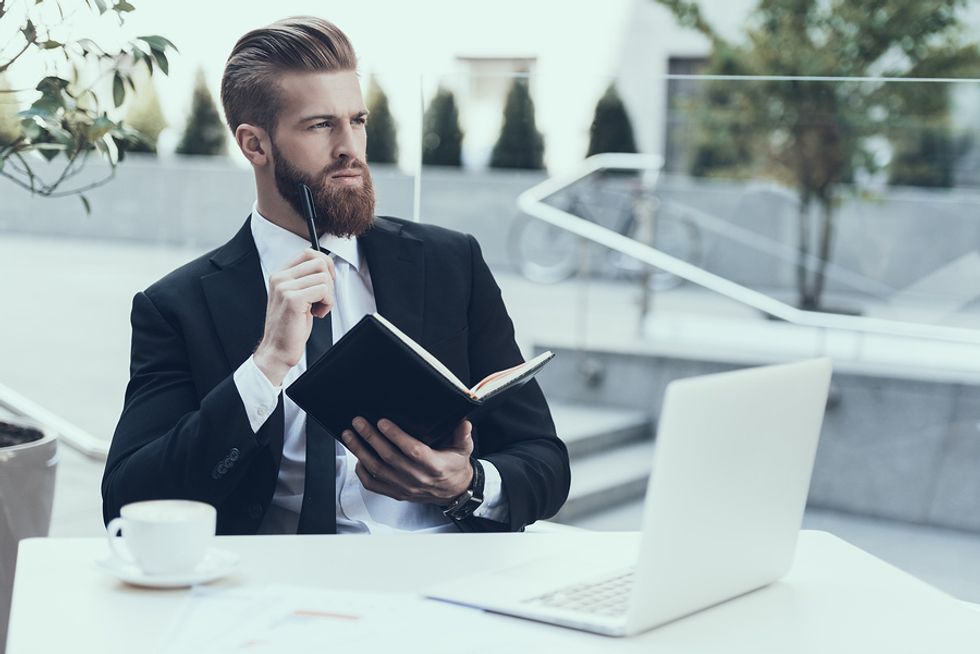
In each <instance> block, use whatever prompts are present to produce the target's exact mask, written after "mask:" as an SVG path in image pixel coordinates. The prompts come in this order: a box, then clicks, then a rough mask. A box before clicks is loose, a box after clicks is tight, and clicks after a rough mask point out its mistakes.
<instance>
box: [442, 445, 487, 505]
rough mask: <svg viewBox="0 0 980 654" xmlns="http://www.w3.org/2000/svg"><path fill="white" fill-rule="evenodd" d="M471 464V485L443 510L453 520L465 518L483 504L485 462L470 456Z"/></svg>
mask: <svg viewBox="0 0 980 654" xmlns="http://www.w3.org/2000/svg"><path fill="white" fill-rule="evenodd" d="M470 465H472V466H473V479H472V480H471V481H470V487H469V488H467V489H466V490H465V491H463V492H462V493H460V494H459V495H458V496H457V497H456V498H455V499H453V501H452V502H451V503H450V504H449V506H447V507H446V508H445V509H443V510H442V513H443V515H445V516H446V517H447V518H451V519H453V520H456V521H459V520H465V519H466V518H468V517H470V516H471V515H473V512H474V511H476V509H477V507H479V506H480V505H481V504H483V480H484V477H483V464H482V463H480V461H479V459H475V458H473V457H470Z"/></svg>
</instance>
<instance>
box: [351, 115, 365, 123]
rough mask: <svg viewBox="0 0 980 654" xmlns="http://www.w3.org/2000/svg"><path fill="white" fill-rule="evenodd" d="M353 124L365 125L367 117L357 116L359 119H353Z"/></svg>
mask: <svg viewBox="0 0 980 654" xmlns="http://www.w3.org/2000/svg"><path fill="white" fill-rule="evenodd" d="M354 124H355V125H366V124H367V117H366V116H359V117H357V118H355V119H354Z"/></svg>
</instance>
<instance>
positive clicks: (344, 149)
mask: <svg viewBox="0 0 980 654" xmlns="http://www.w3.org/2000/svg"><path fill="white" fill-rule="evenodd" d="M332 154H333V156H334V158H335V159H352V158H354V157H355V154H356V151H355V148H354V130H353V129H351V126H350V125H344V126H343V127H342V128H341V131H340V132H339V133H338V134H337V140H336V141H335V142H334V146H333V153H332Z"/></svg>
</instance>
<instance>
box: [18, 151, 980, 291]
mask: <svg viewBox="0 0 980 654" xmlns="http://www.w3.org/2000/svg"><path fill="white" fill-rule="evenodd" d="M373 171H374V177H375V187H376V188H377V191H378V213H380V214H386V215H395V216H400V217H404V218H412V217H413V215H414V194H415V183H416V180H415V178H414V177H412V176H409V175H406V174H404V173H402V172H400V171H399V170H398V169H395V168H391V167H387V166H375V167H374V168H373ZM104 173H105V169H104V168H102V167H100V166H91V167H90V168H89V169H88V170H87V171H86V175H88V176H89V177H90V178H95V177H97V176H99V175H102V174H104ZM542 179H544V173H538V172H533V173H532V172H507V171H483V172H467V171H460V170H456V169H443V168H437V167H430V168H425V169H424V170H423V173H422V176H421V180H420V186H421V189H420V190H421V196H420V199H421V201H420V215H421V218H422V220H423V221H425V222H431V223H434V224H438V225H443V226H446V227H450V228H453V229H458V230H461V231H465V232H469V233H472V234H474V235H476V236H477V238H478V239H479V240H480V242H481V244H482V246H483V249H484V253H485V256H486V257H487V259H488V260H489V261H490V263H491V265H493V266H494V267H497V268H510V267H511V266H512V263H513V262H512V261H511V257H510V255H509V254H508V251H507V235H508V232H509V230H510V228H511V223H512V222H513V220H514V218H516V217H517V216H518V211H517V209H516V198H517V196H518V194H520V193H521V191H523V190H525V189H527V188H529V187H531V186H533V185H534V184H536V183H538V182H539V181H541V180H542ZM616 183H617V182H611V184H616ZM621 183H622V182H620V184H621ZM252 189H253V187H252V176H251V172H250V171H248V170H245V169H241V168H239V167H236V166H233V165H231V164H229V163H227V162H226V161H224V160H217V161H211V160H200V159H196V158H187V159H176V160H167V161H158V160H156V159H153V158H139V157H131V159H130V160H128V161H126V162H125V163H124V164H123V165H122V166H120V167H119V169H118V173H117V177H116V179H115V180H113V182H112V183H111V184H109V185H106V186H103V187H100V188H97V189H95V190H93V191H90V192H89V193H88V194H87V195H88V197H89V199H90V200H91V203H92V207H93V209H92V215H90V216H86V215H85V213H84V211H83V208H82V204H81V202H80V201H79V200H78V199H77V198H75V197H68V198H59V199H42V198H37V197H31V196H30V195H29V194H28V193H26V192H24V191H23V190H21V189H18V188H17V187H15V186H14V185H13V184H12V183H10V182H9V181H7V180H5V179H0V233H2V232H12V233H36V234H49V235H62V236H70V237H85V238H107V239H122V240H138V241H145V242H157V243H165V244H175V245H188V246H192V247H198V246H199V247H201V248H209V247H214V246H217V245H219V244H220V243H222V242H224V241H225V240H226V239H227V238H228V237H229V236H230V235H231V234H233V233H234V231H235V230H236V229H237V228H238V226H239V225H240V224H241V222H242V221H243V220H244V218H245V216H246V215H247V214H248V212H249V211H250V210H251V207H252V202H253V200H254V192H253V190H252ZM659 192H660V195H661V197H662V198H663V199H664V200H665V205H664V206H668V207H670V208H671V211H670V214H671V215H673V216H683V217H686V218H687V219H689V220H691V221H693V222H694V223H695V224H696V225H697V229H698V232H699V234H700V241H701V253H702V254H701V256H700V258H699V261H698V263H700V265H702V266H703V267H705V268H706V269H707V270H709V271H711V272H714V273H717V274H719V275H721V276H723V277H727V278H729V279H732V280H734V281H736V282H739V283H741V284H745V285H747V286H751V287H755V288H760V289H763V290H766V291H769V292H773V293H776V294H778V295H783V296H786V297H791V296H792V294H793V289H794V283H795V282H794V280H795V266H796V255H795V244H796V238H797V236H796V234H797V229H798V221H797V215H796V205H795V201H794V199H793V196H792V194H791V193H788V192H782V191H777V190H774V189H773V187H767V186H759V185H753V184H746V183H742V182H724V181H704V180H693V179H691V178H687V177H668V178H665V179H664V180H663V182H662V184H661V186H660V187H659ZM665 215H666V214H665ZM978 215H980V193H977V192H973V191H967V190H959V189H958V190H946V191H935V192H929V191H923V190H918V189H888V190H887V191H886V192H885V193H884V194H882V195H881V196H880V197H878V198H871V199H859V198H852V199H846V200H844V201H843V202H842V204H841V207H840V209H839V214H838V218H837V228H836V229H837V231H836V237H835V244H834V251H833V253H834V258H833V263H834V265H833V266H832V267H831V269H830V274H831V279H830V280H829V282H828V290H829V291H830V293H832V294H835V293H836V294H842V295H847V296H854V297H857V298H858V299H860V298H862V297H866V298H877V299H886V298H888V297H890V296H891V295H892V294H893V293H895V292H896V291H897V290H899V289H904V288H906V287H908V286H909V285H911V284H913V283H914V282H916V281H917V280H919V279H920V278H922V277H924V276H926V275H928V274H930V273H933V272H935V271H937V270H939V269H940V268H942V267H943V266H945V265H947V264H949V263H950V262H952V261H954V260H956V259H958V258H960V257H964V256H966V255H969V254H971V253H975V252H976V250H977V248H978V244H980V220H978V219H977V216H978ZM604 257H605V253H604V251H603V250H602V249H601V248H597V249H595V250H594V251H593V253H592V265H591V270H595V271H597V272H598V273H600V274H602V273H608V272H609V271H608V263H607V262H606V261H605V259H604ZM939 290H940V291H942V290H944V289H939ZM945 290H949V289H948V287H947V288H946V289H945ZM978 291H980V289H977V290H976V291H974V290H973V289H971V288H963V289H959V290H958V291H957V292H958V293H959V294H960V295H964V294H966V295H969V294H972V293H975V292H978Z"/></svg>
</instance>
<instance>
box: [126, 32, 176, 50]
mask: <svg viewBox="0 0 980 654" xmlns="http://www.w3.org/2000/svg"><path fill="white" fill-rule="evenodd" d="M136 39H137V40H138V41H145V42H146V44H147V45H148V46H150V50H159V51H160V52H164V51H166V49H167V48H168V47H169V48H173V50H174V52H179V50H177V46H175V45H174V44H173V42H171V41H170V40H169V39H167V38H165V37H162V36H159V35H158V34H151V35H148V36H137V37H136Z"/></svg>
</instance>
